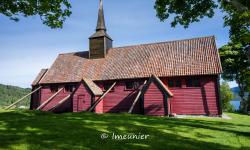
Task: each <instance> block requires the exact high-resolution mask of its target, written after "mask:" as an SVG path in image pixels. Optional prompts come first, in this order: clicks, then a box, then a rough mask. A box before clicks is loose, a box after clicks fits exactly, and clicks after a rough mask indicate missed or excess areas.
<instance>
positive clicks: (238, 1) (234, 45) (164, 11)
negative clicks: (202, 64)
mask: <svg viewBox="0 0 250 150" xmlns="http://www.w3.org/2000/svg"><path fill="white" fill-rule="evenodd" d="M155 9H156V12H157V17H158V18H159V19H160V20H161V21H165V20H166V19H168V18H169V16H170V15H173V20H172V22H171V26H172V27H175V26H176V25H178V24H179V25H181V26H184V28H187V27H188V26H189V25H190V24H191V23H193V22H199V21H200V20H201V19H203V18H204V17H209V18H211V17H213V16H214V14H215V10H216V9H220V10H222V11H223V12H224V14H225V16H224V26H227V27H229V33H230V34H229V35H230V41H229V43H228V44H227V45H224V46H223V47H221V48H220V55H221V61H222V67H223V71H224V72H223V75H222V77H223V79H225V80H229V81H233V80H235V81H236V82H237V84H238V85H239V88H240V93H239V95H240V97H241V98H242V101H241V110H242V111H244V112H246V111H247V109H248V107H250V106H248V104H247V101H246V98H245V97H244V93H245V92H247V91H248V92H249V91H250V90H249V86H250V82H249V80H250V79H249V77H250V73H249V69H250V60H249V59H250V58H249V57H250V56H249V55H250V3H249V1H248V0H156V2H155Z"/></svg>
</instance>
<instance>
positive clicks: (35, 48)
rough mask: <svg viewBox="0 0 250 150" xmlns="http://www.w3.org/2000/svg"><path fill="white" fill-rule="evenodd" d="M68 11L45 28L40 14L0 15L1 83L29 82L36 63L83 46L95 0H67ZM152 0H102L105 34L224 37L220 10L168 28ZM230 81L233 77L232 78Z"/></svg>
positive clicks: (124, 41)
mask: <svg viewBox="0 0 250 150" xmlns="http://www.w3.org/2000/svg"><path fill="white" fill-rule="evenodd" d="M70 2H71V4H72V15H71V17H70V18H68V19H67V20H66V22H65V24H64V27H63V29H56V30H55V29H50V28H49V27H47V26H45V25H43V24H42V22H41V20H40V18H39V17H37V16H34V17H29V18H21V20H20V21H19V22H17V23H16V22H13V21H11V20H9V19H8V18H7V17H5V16H3V15H0V24H1V28H0V68H1V74H0V83H3V84H10V85H17V86H21V87H30V84H31V83H32V81H33V79H34V78H35V77H36V75H37V74H38V72H39V71H40V69H42V68H49V67H50V66H51V65H52V63H53V61H54V60H55V58H56V57H57V55H58V54H59V53H65V52H73V51H86V50H88V37H89V36H90V35H91V34H93V33H94V30H95V27H96V21H97V12H98V3H99V0H84V1H83V0H70ZM153 6H154V1H153V0H143V1H142V0H126V1H121V0H119V1H118V0H104V11H105V19H106V26H107V29H108V34H109V35H110V36H111V37H112V38H113V40H114V43H113V45H114V47H117V46H126V45H135V44H142V43H153V42H161V41H168V40H177V39H186V38H194V37H200V36H209V35H215V36H216V42H217V47H220V46H222V45H223V44H226V43H227V41H228V29H227V28H224V27H223V19H222V17H223V14H222V12H220V11H217V12H216V15H215V16H214V17H213V18H212V19H209V18H204V19H203V20H202V21H201V22H198V23H194V24H192V25H191V26H190V27H189V28H188V29H184V28H183V27H181V26H177V27H176V28H171V26H170V20H168V21H166V22H160V21H159V19H158V18H156V12H155V10H154V8H153ZM230 85H231V86H235V83H231V84H230Z"/></svg>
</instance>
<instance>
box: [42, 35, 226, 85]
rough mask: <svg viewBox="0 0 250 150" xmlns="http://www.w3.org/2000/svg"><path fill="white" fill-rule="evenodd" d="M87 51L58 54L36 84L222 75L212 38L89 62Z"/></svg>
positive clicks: (118, 52) (134, 49)
mask: <svg viewBox="0 0 250 150" xmlns="http://www.w3.org/2000/svg"><path fill="white" fill-rule="evenodd" d="M88 56H89V55H88V52H76V53H67V54H60V55H59V56H58V57H57V59H56V60H55V62H54V64H53V65H52V66H51V68H50V69H49V70H48V71H47V73H46V74H45V76H44V77H43V78H42V79H41V81H40V82H39V83H40V84H45V83H67V82H79V81H81V80H82V79H83V78H85V79H91V80H93V81H97V80H117V79H131V78H148V77H150V76H151V75H152V74H154V75H156V76H158V77H171V76H191V75H216V74H220V73H221V72H222V68H221V63H220V58H219V54H218V50H217V48H216V45H215V38H214V37H213V36H210V37H201V38H194V39H186V40H178V41H169V42H161V43H152V44H142V45H135V46H127V47H117V48H111V49H110V50H109V53H108V54H107V56H106V58H102V59H88Z"/></svg>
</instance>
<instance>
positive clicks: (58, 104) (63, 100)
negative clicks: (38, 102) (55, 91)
mask: <svg viewBox="0 0 250 150" xmlns="http://www.w3.org/2000/svg"><path fill="white" fill-rule="evenodd" d="M71 95H72V94H69V95H68V96H66V97H65V98H64V99H62V100H61V101H60V102H58V103H57V104H56V105H55V106H53V107H52V108H51V109H49V110H48V111H53V110H54V109H56V108H57V107H59V106H60V105H61V104H63V103H64V102H65V101H67V100H68V99H69V98H70V97H71Z"/></svg>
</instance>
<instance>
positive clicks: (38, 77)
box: [31, 69, 48, 86]
mask: <svg viewBox="0 0 250 150" xmlns="http://www.w3.org/2000/svg"><path fill="white" fill-rule="evenodd" d="M47 71H48V69H41V71H40V72H39V73H38V75H37V77H36V79H35V80H34V81H33V82H32V84H31V85H32V86H34V85H37V84H38V83H39V82H40V80H41V79H42V78H43V76H44V75H45V73H46V72H47Z"/></svg>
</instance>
